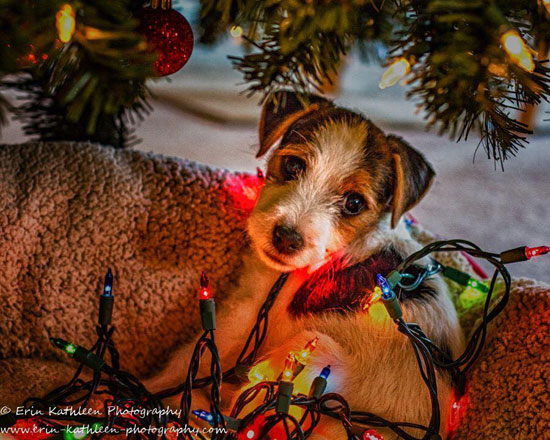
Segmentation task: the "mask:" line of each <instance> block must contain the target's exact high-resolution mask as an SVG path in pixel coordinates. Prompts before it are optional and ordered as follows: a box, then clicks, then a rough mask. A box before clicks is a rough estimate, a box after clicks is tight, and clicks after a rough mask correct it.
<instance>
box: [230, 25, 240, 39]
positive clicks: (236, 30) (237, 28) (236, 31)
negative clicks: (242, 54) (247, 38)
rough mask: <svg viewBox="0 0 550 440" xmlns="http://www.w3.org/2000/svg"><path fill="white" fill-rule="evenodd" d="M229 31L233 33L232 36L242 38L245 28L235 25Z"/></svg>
mask: <svg viewBox="0 0 550 440" xmlns="http://www.w3.org/2000/svg"><path fill="white" fill-rule="evenodd" d="M229 33H230V34H231V36H232V37H233V38H241V37H242V35H243V28H242V27H240V26H233V27H232V28H231V29H230V30H229Z"/></svg>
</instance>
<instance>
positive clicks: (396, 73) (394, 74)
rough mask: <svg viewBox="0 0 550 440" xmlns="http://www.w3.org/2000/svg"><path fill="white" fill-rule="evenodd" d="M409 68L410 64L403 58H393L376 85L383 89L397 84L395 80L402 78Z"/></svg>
mask: <svg viewBox="0 0 550 440" xmlns="http://www.w3.org/2000/svg"><path fill="white" fill-rule="evenodd" d="M410 70H411V65H410V63H409V62H408V61H407V60H406V59H405V58H399V59H398V60H395V61H394V62H393V63H391V65H390V66H389V67H388V68H387V69H386V71H385V72H384V74H383V75H382V78H381V79H380V82H379V83H378V87H380V88H381V89H385V88H387V87H391V86H393V85H395V84H397V82H398V81H399V80H401V79H403V78H404V77H405V76H406V75H407V74H408V73H409V72H410Z"/></svg>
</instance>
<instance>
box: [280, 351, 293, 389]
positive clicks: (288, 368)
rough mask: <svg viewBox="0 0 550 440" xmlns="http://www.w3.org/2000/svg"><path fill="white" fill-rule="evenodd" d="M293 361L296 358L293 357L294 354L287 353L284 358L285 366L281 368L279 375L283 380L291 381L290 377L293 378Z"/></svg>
mask: <svg viewBox="0 0 550 440" xmlns="http://www.w3.org/2000/svg"><path fill="white" fill-rule="evenodd" d="M295 363H296V359H295V357H294V354H292V353H289V355H288V356H287V358H286V359H285V366H284V368H283V374H282V375H281V380H284V381H285V382H292V379H293V378H294V364H295Z"/></svg>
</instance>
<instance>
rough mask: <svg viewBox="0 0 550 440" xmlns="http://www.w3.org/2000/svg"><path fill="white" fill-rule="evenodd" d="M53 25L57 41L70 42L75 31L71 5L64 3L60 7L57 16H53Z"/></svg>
mask: <svg viewBox="0 0 550 440" xmlns="http://www.w3.org/2000/svg"><path fill="white" fill-rule="evenodd" d="M55 25H56V27H57V37H58V38H59V41H61V42H62V43H68V42H69V41H71V39H72V38H73V35H74V32H75V29H76V20H75V13H74V9H73V7H72V6H71V5H69V4H67V3H65V4H64V5H62V6H61V8H60V9H59V11H58V12H57V14H55Z"/></svg>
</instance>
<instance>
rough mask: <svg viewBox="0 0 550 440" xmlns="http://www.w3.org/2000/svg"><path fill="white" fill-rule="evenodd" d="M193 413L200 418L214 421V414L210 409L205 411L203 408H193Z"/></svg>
mask: <svg viewBox="0 0 550 440" xmlns="http://www.w3.org/2000/svg"><path fill="white" fill-rule="evenodd" d="M193 414H194V415H195V416H197V417H198V418H199V419H201V420H204V421H205V422H208V423H210V424H212V423H214V416H213V415H212V413H209V412H208V411H205V410H203V409H196V410H193Z"/></svg>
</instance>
